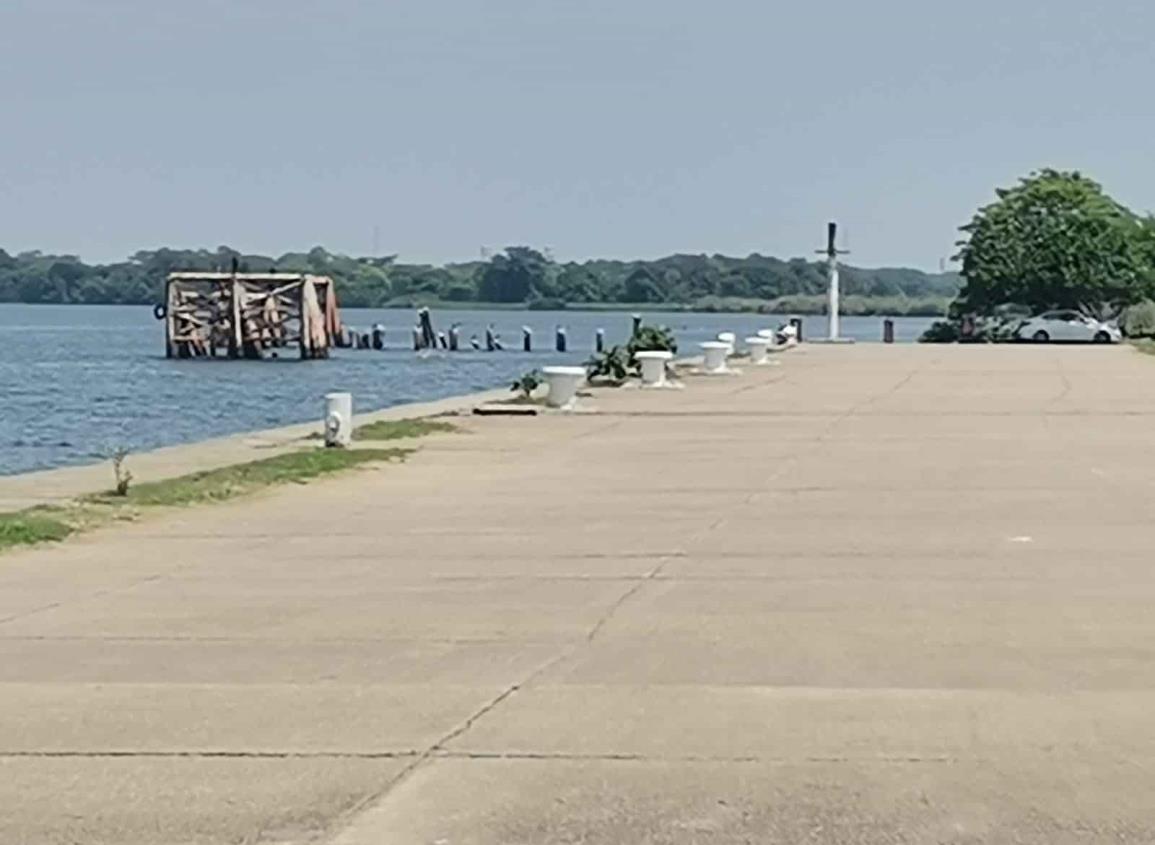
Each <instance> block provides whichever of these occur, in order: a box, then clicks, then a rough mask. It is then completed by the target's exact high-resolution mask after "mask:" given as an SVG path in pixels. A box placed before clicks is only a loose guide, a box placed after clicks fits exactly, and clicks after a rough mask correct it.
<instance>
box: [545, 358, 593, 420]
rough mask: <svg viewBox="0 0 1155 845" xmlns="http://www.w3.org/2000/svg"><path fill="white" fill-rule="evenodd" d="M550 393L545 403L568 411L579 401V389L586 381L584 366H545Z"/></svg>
mask: <svg viewBox="0 0 1155 845" xmlns="http://www.w3.org/2000/svg"><path fill="white" fill-rule="evenodd" d="M541 372H542V375H544V376H545V381H546V384H547V385H549V393H548V395H547V396H546V398H545V403H546V404H547V405H549V406H550V407H551V408H561V409H562V410H565V411H568V410H570V409H572V408H573V406H574V405H575V404H576V403H577V389H578V385H580V384H581V383H582V382H583V381H585V377H586V371H585V369H584V368H583V367H545V368H543V369H542V371H541Z"/></svg>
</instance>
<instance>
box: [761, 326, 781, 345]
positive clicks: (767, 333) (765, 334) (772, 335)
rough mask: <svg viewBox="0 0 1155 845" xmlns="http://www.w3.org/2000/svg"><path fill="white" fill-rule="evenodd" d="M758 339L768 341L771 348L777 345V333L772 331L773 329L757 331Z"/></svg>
mask: <svg viewBox="0 0 1155 845" xmlns="http://www.w3.org/2000/svg"><path fill="white" fill-rule="evenodd" d="M758 337H762V338H765V339H766V340H768V341H770V345H771V346H777V345H778V332H776V331H774V329H759V330H758Z"/></svg>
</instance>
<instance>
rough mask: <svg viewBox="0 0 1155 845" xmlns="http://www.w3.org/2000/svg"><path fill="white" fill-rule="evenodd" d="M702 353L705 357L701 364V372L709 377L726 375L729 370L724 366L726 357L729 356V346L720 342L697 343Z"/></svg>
mask: <svg viewBox="0 0 1155 845" xmlns="http://www.w3.org/2000/svg"><path fill="white" fill-rule="evenodd" d="M698 346H700V347H701V349H702V353H703V354H704V356H705V359H706V360H705V361H704V362H703V364H702V370H703V372H704V373H705V374H706V375H709V376H721V375H728V374H729V373H730V372H731V370H730V368H729V367H727V366H726V356H728V355H729V354H730V344H728V343H725V342H724V341H721V340H708V341H706V342H705V343H699V344H698Z"/></svg>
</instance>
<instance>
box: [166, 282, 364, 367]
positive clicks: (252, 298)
mask: <svg viewBox="0 0 1155 845" xmlns="http://www.w3.org/2000/svg"><path fill="white" fill-rule="evenodd" d="M164 302H165V304H164V308H163V311H162V309H159V308H158V309H157V316H158V317H162V316H163V318H164V320H165V329H166V330H165V339H166V349H167V355H168V357H169V358H218V357H224V358H252V359H259V358H264V357H266V356H270V357H276V355H277V352H276V350H279V349H287V348H292V347H296V348H297V349H298V350H299V353H300V357H301V358H302V359H312V358H327V357H329V350H330V348H331V347H333V346H334V345H336V344H337V343H338V342H339V338H340V337H341V332H342V329H341V318H340V312H339V310H338V306H337V291H336V286H335V285H334V283H333V280H332V279H330V278H329V277H328V276H313V275H309V274H305V273H205V272H182V273H170V274H169V275H168V279H167V281H166V285H165V300H164Z"/></svg>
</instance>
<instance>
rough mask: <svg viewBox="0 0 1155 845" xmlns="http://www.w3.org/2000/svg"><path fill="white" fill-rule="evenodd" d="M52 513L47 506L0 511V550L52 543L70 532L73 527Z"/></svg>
mask: <svg viewBox="0 0 1155 845" xmlns="http://www.w3.org/2000/svg"><path fill="white" fill-rule="evenodd" d="M52 513H53V512H52V511H51V510H49V509H47V508H30V509H29V510H25V511H18V512H16V513H0V551H3V550H4V549H10V548H12V547H13V546H31V545H34V544H36V543H54V542H58V541H60V540H63V539H64V538H65V537H67V536H68V535H69V534H71V533H72V531H73V527H72V526H71V525H70V524H68V523H67V522H64V521H63V520H60V519H57V518H55V517H54V516H53V515H52Z"/></svg>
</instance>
